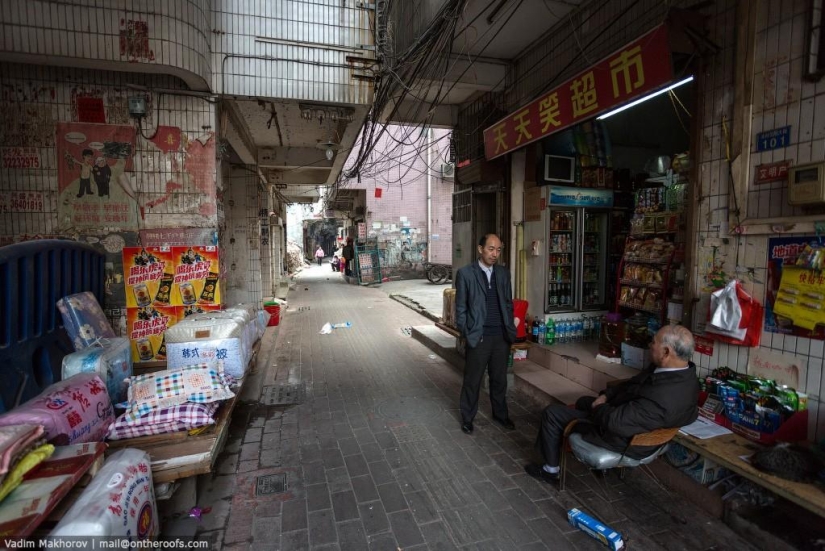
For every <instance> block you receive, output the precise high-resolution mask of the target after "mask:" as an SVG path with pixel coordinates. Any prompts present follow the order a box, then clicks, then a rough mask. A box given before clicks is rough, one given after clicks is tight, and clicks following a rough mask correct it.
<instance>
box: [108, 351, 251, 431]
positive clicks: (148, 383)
mask: <svg viewBox="0 0 825 551" xmlns="http://www.w3.org/2000/svg"><path fill="white" fill-rule="evenodd" d="M233 396H235V395H234V394H233V393H232V391H231V390H229V386H228V385H227V384H226V381H225V379H224V377H223V369H222V366H221V365H220V364H218V366H217V367H214V368H213V367H209V366H208V365H206V364H199V365H190V366H187V367H184V368H182V369H176V370H175V371H157V372H155V373H146V374H144V375H137V376H136V377H131V378H130V379H129V393H128V398H127V402H126V404H124V405H125V407H126V413H125V414H124V415H125V416H126V418H127V419H128V420H130V422H132V423H134V421H136V420H137V419H138V418H139V417H142V416H144V415H146V414H147V413H150V412H151V411H152V410H154V409H158V408H170V407H172V406H177V405H180V404H183V403H185V402H195V403H200V404H208V403H210V402H219V401H221V400H228V399H229V398H232V397H233Z"/></svg>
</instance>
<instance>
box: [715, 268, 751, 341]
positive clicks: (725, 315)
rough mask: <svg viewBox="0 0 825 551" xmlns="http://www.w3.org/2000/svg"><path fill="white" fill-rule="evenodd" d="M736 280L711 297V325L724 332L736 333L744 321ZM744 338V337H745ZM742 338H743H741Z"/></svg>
mask: <svg viewBox="0 0 825 551" xmlns="http://www.w3.org/2000/svg"><path fill="white" fill-rule="evenodd" d="M737 285H738V283H737V281H736V280H735V279H734V280H733V281H731V282H729V283H728V284H727V285H725V288H724V289H720V290H718V291H716V292H715V293H713V294H712V295H711V296H710V311H711V314H710V325H712V326H713V327H715V328H716V329H721V330H722V331H736V330H738V329H739V323H740V322H741V321H742V308H741V307H740V306H739V297H738V296H737V292H736V287H737ZM743 336H744V335H743ZM740 338H741V337H740Z"/></svg>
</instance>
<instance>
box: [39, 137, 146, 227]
mask: <svg viewBox="0 0 825 551" xmlns="http://www.w3.org/2000/svg"><path fill="white" fill-rule="evenodd" d="M55 128H56V135H55V144H56V146H57V159H58V162H57V184H58V192H59V198H58V207H57V209H58V217H59V221H60V227H61V228H63V229H65V228H101V227H103V228H113V227H114V228H120V229H135V228H137V220H138V208H137V203H136V200H135V192H134V190H133V188H132V184H131V182H130V180H129V177H128V175H127V174H126V173H127V172H130V171H131V170H132V155H134V150H135V129H134V128H133V127H131V126H120V125H112V124H89V123H78V122H61V123H57V124H56V125H55Z"/></svg>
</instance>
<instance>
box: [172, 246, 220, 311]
mask: <svg viewBox="0 0 825 551" xmlns="http://www.w3.org/2000/svg"><path fill="white" fill-rule="evenodd" d="M172 251H173V253H174V258H175V264H176V265H175V278H174V291H173V292H174V293H176V294H177V297H178V300H179V302H177V303H176V304H179V305H181V306H189V307H191V306H193V305H195V304H198V305H213V304H217V305H219V304H221V290H220V273H221V271H220V262H219V257H218V247H215V246H212V245H209V246H200V247H194V246H193V247H172Z"/></svg>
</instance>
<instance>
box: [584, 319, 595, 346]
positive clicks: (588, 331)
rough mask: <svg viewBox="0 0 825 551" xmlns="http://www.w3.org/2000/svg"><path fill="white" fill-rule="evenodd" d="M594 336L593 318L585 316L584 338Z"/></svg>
mask: <svg viewBox="0 0 825 551" xmlns="http://www.w3.org/2000/svg"><path fill="white" fill-rule="evenodd" d="M592 338H593V318H584V340H586V341H589V340H591V339H592Z"/></svg>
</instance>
